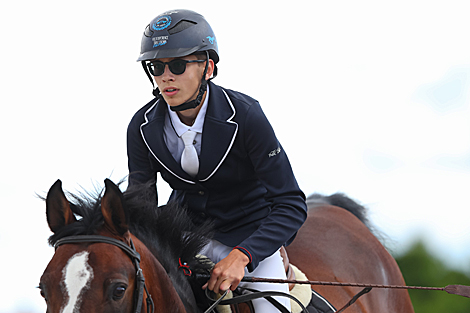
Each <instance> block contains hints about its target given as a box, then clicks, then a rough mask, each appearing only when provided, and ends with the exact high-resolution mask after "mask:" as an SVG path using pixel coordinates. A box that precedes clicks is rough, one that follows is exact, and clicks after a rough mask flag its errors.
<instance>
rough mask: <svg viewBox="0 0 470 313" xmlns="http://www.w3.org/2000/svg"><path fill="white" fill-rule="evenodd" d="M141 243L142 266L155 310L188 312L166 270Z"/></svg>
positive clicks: (139, 249) (139, 248)
mask: <svg viewBox="0 0 470 313" xmlns="http://www.w3.org/2000/svg"><path fill="white" fill-rule="evenodd" d="M140 245H141V246H140V247H138V248H137V250H138V251H139V253H140V254H141V263H140V266H141V268H142V271H143V273H144V277H145V284H146V286H147V288H148V290H149V293H150V295H151V297H152V299H153V302H154V306H155V312H188V311H187V310H186V309H185V307H184V305H183V302H182V301H181V298H180V297H179V296H178V293H177V292H176V289H175V288H174V286H173V283H172V281H171V280H170V277H169V276H168V274H167V272H166V270H165V269H164V268H163V266H162V265H161V264H160V263H159V262H158V260H157V259H156V258H155V257H154V256H153V255H152V253H151V252H150V251H149V250H148V249H147V248H146V247H145V246H144V245H143V244H142V243H140Z"/></svg>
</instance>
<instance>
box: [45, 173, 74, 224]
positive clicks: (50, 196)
mask: <svg viewBox="0 0 470 313" xmlns="http://www.w3.org/2000/svg"><path fill="white" fill-rule="evenodd" d="M46 216H47V223H48V224H49V228H50V229H51V230H52V232H53V233H55V232H57V231H58V230H60V229H61V228H62V227H64V226H65V225H69V224H72V223H73V222H75V221H76V220H77V219H76V218H75V215H73V212H72V210H71V209H70V203H69V201H68V200H67V198H66V197H65V194H64V191H63V190H62V182H61V181H60V179H58V180H57V181H56V182H55V183H54V185H52V187H51V189H49V192H48V193H47V197H46Z"/></svg>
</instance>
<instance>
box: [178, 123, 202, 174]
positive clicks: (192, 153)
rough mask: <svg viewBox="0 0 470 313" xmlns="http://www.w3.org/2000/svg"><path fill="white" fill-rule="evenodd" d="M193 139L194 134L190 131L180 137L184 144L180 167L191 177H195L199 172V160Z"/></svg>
mask: <svg viewBox="0 0 470 313" xmlns="http://www.w3.org/2000/svg"><path fill="white" fill-rule="evenodd" d="M195 137H196V132H193V131H190V130H188V131H187V132H185V133H184V134H183V135H181V139H183V142H184V150H183V154H182V155H181V167H182V168H183V170H184V171H185V172H186V173H188V174H189V175H191V176H193V177H194V176H196V174H197V172H198V170H199V159H198V157H197V152H196V148H195V147H194V143H193V142H194V138H195Z"/></svg>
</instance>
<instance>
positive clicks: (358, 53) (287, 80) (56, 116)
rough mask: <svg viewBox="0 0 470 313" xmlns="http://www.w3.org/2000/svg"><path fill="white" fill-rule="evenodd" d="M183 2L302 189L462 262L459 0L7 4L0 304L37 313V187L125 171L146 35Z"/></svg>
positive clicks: (465, 170)
mask: <svg viewBox="0 0 470 313" xmlns="http://www.w3.org/2000/svg"><path fill="white" fill-rule="evenodd" d="M225 3H226V4H225ZM180 8H184V9H191V10H195V11H197V12H199V13H201V14H203V15H204V16H205V17H206V19H207V20H208V21H209V23H210V24H211V26H212V28H213V29H214V31H215V34H216V37H217V41H218V44H219V54H220V63H219V66H218V67H219V75H218V77H217V78H216V79H215V80H214V82H215V83H217V84H219V85H221V86H223V87H226V88H229V89H233V90H237V91H241V92H243V93H246V94H248V95H250V96H252V97H253V98H255V99H257V100H258V101H259V102H260V104H261V106H262V108H263V110H264V112H265V113H266V115H267V117H268V119H269V120H270V122H271V124H272V125H273V127H274V129H275V132H276V135H277V137H278V139H279V141H280V142H281V144H282V145H283V148H284V149H285V151H286V152H287V154H288V156H289V159H290V161H291V164H292V167H293V170H294V173H295V175H296V178H297V180H298V182H299V185H300V187H301V188H302V190H303V191H304V192H305V193H306V194H307V195H309V194H312V193H314V192H319V193H323V194H331V193H335V192H343V193H345V194H347V195H348V196H350V197H351V198H353V199H355V200H357V201H358V202H360V203H361V204H363V205H365V206H366V207H367V208H368V209H369V216H370V219H371V221H372V222H373V224H374V225H375V226H376V227H377V228H378V229H379V230H380V231H382V232H383V233H385V234H386V235H387V236H388V238H389V240H388V242H387V245H388V247H389V248H390V249H391V250H392V251H394V252H395V253H400V252H403V251H405V250H406V249H407V248H408V247H409V246H410V245H411V244H412V243H413V242H414V241H415V240H417V238H423V240H425V242H426V244H427V245H428V247H429V248H430V249H431V250H432V251H433V253H434V254H435V255H436V256H438V257H439V258H441V259H443V260H445V261H446V262H447V263H448V264H449V265H451V266H454V267H456V268H459V269H463V270H465V271H468V272H470V249H469V247H470V231H468V222H469V220H470V205H469V201H468V191H469V187H470V93H469V90H470V88H469V87H470V59H469V56H470V41H469V40H468V30H469V29H470V19H469V18H468V10H467V7H466V1H449V0H446V1H429V0H428V1H420V0H408V1H402V0H398V1H364V0H359V1H346V0H342V1H341V0H340V1H308V2H307V1H299V0H292V1H269V2H268V1H244V0H241V1H237V2H224V1H220V0H219V1H212V0H209V1H177V0H175V1H167V2H162V1H119V0H114V1H109V0H99V1H96V0H93V1H91V0H82V1H55V0H43V1H32V0H24V1H10V2H8V3H7V2H2V4H0V38H1V39H0V40H1V41H2V49H1V50H0V53H1V57H0V68H1V71H0V83H1V87H2V88H1V90H2V92H1V93H0V103H1V114H0V132H1V136H0V143H1V146H2V154H1V161H2V162H1V163H0V166H1V173H2V179H1V180H0V200H1V205H2V209H1V218H0V248H1V251H2V253H1V255H2V258H1V260H0V264H1V267H0V271H1V277H2V280H3V283H2V284H1V286H0V294H1V295H2V296H1V298H2V301H0V313H7V312H8V313H13V312H17V313H19V312H21V313H36V312H44V311H45V304H44V303H43V300H42V298H41V297H40V296H39V291H38V290H37V289H36V286H37V285H38V282H39V278H40V276H41V274H42V272H43V270H44V269H45V267H46V265H47V263H48V262H49V260H50V259H51V257H52V255H53V248H51V247H49V246H48V245H47V238H48V237H49V235H50V234H51V232H50V230H49V228H48V226H47V223H46V216H45V204H44V203H43V202H42V201H41V200H39V199H38V197H37V194H39V195H45V194H46V192H47V190H48V189H49V187H50V186H51V185H52V184H53V183H54V182H55V181H56V180H57V179H61V180H62V182H63V187H64V189H66V190H68V191H71V192H74V191H77V190H81V188H85V189H87V190H89V189H92V188H93V186H102V185H103V181H104V179H105V178H111V179H112V180H114V181H115V182H117V181H119V180H120V179H122V178H123V177H125V176H126V175H127V157H126V129H127V125H128V123H129V121H130V119H131V117H132V115H133V114H134V113H135V112H136V111H137V110H138V109H139V108H140V107H142V106H143V105H145V104H146V103H147V102H148V101H150V100H151V98H152V95H151V85H150V82H149V81H148V79H147V77H146V76H145V74H144V73H143V71H142V68H141V66H140V64H139V63H138V62H136V59H137V57H138V55H139V51H140V40H141V36H142V33H143V30H144V29H145V26H146V25H147V24H148V23H149V22H150V21H151V20H152V19H153V18H154V17H155V16H157V15H158V14H160V13H162V12H164V11H166V10H170V9H180ZM158 189H159V193H160V199H165V198H167V197H168V195H169V192H170V190H169V188H168V186H166V185H165V183H164V182H163V181H162V180H160V181H159V184H158ZM313 279H314V278H313ZM451 283H453V282H449V284H451Z"/></svg>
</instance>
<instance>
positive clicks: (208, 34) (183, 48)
mask: <svg viewBox="0 0 470 313" xmlns="http://www.w3.org/2000/svg"><path fill="white" fill-rule="evenodd" d="M205 51H207V52H209V57H210V58H211V59H212V60H213V61H214V63H216V64H217V62H219V53H218V48H217V40H216V38H215V35H214V32H213V31H212V28H211V27H210V25H209V23H208V22H207V21H206V19H205V18H204V17H203V16H202V15H201V14H199V13H196V12H194V11H190V10H172V11H166V12H164V13H162V14H160V15H158V16H157V17H156V18H154V19H153V20H152V21H151V22H150V24H149V25H148V26H147V27H146V28H145V31H144V34H143V36H142V43H141V49H140V55H139V58H138V59H137V61H141V62H142V61H148V60H153V59H157V58H177V57H184V56H187V55H190V54H193V53H196V52H205Z"/></svg>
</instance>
